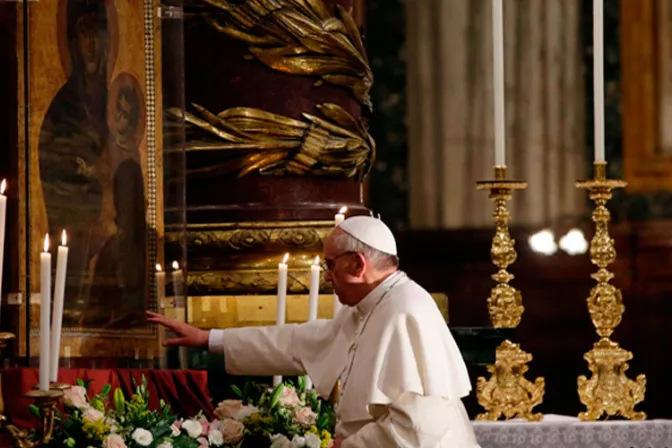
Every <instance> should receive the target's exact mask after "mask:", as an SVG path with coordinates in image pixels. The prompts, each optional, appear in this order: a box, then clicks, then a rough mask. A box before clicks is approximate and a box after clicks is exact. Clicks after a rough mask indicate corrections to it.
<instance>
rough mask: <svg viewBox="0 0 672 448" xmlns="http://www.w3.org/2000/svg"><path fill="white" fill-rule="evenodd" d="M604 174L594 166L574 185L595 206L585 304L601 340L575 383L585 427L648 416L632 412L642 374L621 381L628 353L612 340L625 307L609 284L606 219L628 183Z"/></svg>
mask: <svg viewBox="0 0 672 448" xmlns="http://www.w3.org/2000/svg"><path fill="white" fill-rule="evenodd" d="M606 172H607V164H606V162H596V163H595V178H594V179H592V180H586V181H579V182H577V183H576V186H577V187H578V188H585V189H587V190H588V191H589V192H590V195H589V197H590V199H591V200H592V201H593V202H595V205H596V207H595V210H594V211H593V222H595V235H594V236H593V239H592V240H591V242H590V261H591V262H592V263H593V264H594V265H596V266H597V267H598V268H599V269H598V271H597V272H596V273H594V274H592V275H591V277H592V278H593V279H595V280H596V281H597V285H595V286H594V287H593V289H592V290H591V291H590V297H588V299H587V302H588V311H589V312H590V317H591V320H592V321H593V325H595V329H596V330H597V334H598V335H599V336H600V340H599V341H598V342H597V343H595V345H594V346H593V349H592V350H590V351H589V352H588V353H586V354H585V355H584V356H583V358H584V359H585V360H586V361H587V362H588V369H589V370H590V371H591V373H592V376H591V378H590V380H588V379H587V378H586V376H585V375H581V376H579V377H578V392H579V398H580V400H581V403H583V404H584V405H585V406H586V408H587V410H586V411H585V412H581V413H580V414H579V418H580V419H581V420H584V421H587V420H597V419H599V418H600V417H601V416H602V415H603V414H606V415H607V416H615V415H620V416H622V417H625V418H627V419H631V420H644V419H646V414H645V413H644V412H636V411H635V410H634V407H635V405H637V403H640V402H641V401H643V400H644V394H645V392H646V376H645V375H643V374H641V375H639V376H637V380H636V381H633V380H631V379H629V378H627V377H626V376H625V371H626V370H628V367H629V366H628V363H627V362H628V361H629V360H631V359H632V353H631V352H629V351H627V350H624V349H622V348H621V347H619V345H618V343H616V342H614V341H612V340H611V339H610V336H611V334H612V333H613V331H614V329H615V328H616V327H617V326H618V324H619V323H621V317H622V315H623V312H624V311H625V306H623V296H622V295H621V291H620V290H619V289H618V288H616V287H615V286H613V285H611V284H610V283H609V281H610V280H611V279H612V278H613V277H614V274H612V273H611V272H609V271H608V270H607V266H609V265H610V264H611V263H613V262H614V261H615V260H616V249H615V248H614V240H613V239H612V238H611V237H610V236H609V220H610V214H609V210H608V209H607V207H606V204H607V201H609V199H611V195H612V193H611V192H612V190H614V189H616V188H623V187H625V186H626V185H627V183H626V182H624V181H622V180H610V179H607V175H606Z"/></svg>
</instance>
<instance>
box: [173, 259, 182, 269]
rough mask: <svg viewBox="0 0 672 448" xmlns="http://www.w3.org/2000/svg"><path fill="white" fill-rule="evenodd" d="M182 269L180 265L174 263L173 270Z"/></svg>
mask: <svg viewBox="0 0 672 448" xmlns="http://www.w3.org/2000/svg"><path fill="white" fill-rule="evenodd" d="M178 269H180V264H179V263H178V262H177V261H173V270H175V271H177V270H178Z"/></svg>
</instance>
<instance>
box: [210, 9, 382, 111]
mask: <svg viewBox="0 0 672 448" xmlns="http://www.w3.org/2000/svg"><path fill="white" fill-rule="evenodd" d="M203 1H204V2H205V3H207V4H209V5H212V6H214V7H216V8H218V9H219V10H221V11H222V12H223V15H222V16H221V17H219V16H218V17H213V16H212V15H208V16H207V17H206V20H207V21H208V23H210V24H211V25H212V26H213V27H215V28H216V29H217V30H219V31H221V32H222V33H225V34H226V35H227V36H230V37H231V38H233V39H236V40H240V41H242V42H244V43H245V44H247V45H248V48H249V51H250V53H251V54H252V56H253V57H255V58H256V59H258V60H259V61H261V62H262V63H263V64H265V65H266V66H268V67H271V68H272V69H274V70H278V71H281V72H284V73H290V74H295V75H308V76H318V77H320V78H321V80H322V81H324V82H327V83H330V84H333V85H336V86H340V87H344V88H347V89H349V90H350V91H352V93H353V95H354V96H355V98H357V100H358V101H359V102H360V103H361V104H363V105H365V106H367V107H369V108H371V107H372V106H371V98H370V96H369V90H370V89H371V85H372V84H373V73H372V71H371V67H370V65H369V60H368V58H367V56H366V50H365V48H364V43H363V41H362V36H361V34H360V32H359V28H358V27H357V24H356V23H355V21H354V19H353V18H352V15H351V14H350V13H349V12H348V11H346V10H345V8H343V7H342V6H340V5H337V6H336V13H335V14H332V13H331V12H330V10H329V9H328V8H327V7H326V5H325V4H324V3H323V2H322V0H247V1H245V2H243V3H240V2H234V1H231V0H203Z"/></svg>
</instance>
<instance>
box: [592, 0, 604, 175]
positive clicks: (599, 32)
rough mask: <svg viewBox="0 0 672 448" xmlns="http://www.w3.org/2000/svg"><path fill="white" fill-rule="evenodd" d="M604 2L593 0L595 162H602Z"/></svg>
mask: <svg viewBox="0 0 672 448" xmlns="http://www.w3.org/2000/svg"><path fill="white" fill-rule="evenodd" d="M603 2H604V0H593V95H594V104H595V137H594V138H595V162H604V23H603V22H604V3H603Z"/></svg>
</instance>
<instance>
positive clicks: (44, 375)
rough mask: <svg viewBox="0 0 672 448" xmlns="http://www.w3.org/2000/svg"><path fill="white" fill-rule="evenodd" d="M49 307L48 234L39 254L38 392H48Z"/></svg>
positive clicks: (49, 257)
mask: <svg viewBox="0 0 672 448" xmlns="http://www.w3.org/2000/svg"><path fill="white" fill-rule="evenodd" d="M50 306H51V254H50V253H49V234H47V235H45V237H44V252H42V253H41V254H40V390H41V391H47V390H49V367H50V365H49V343H50V340H49V339H50V335H51V331H50V322H49V317H50V316H49V315H50Z"/></svg>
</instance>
